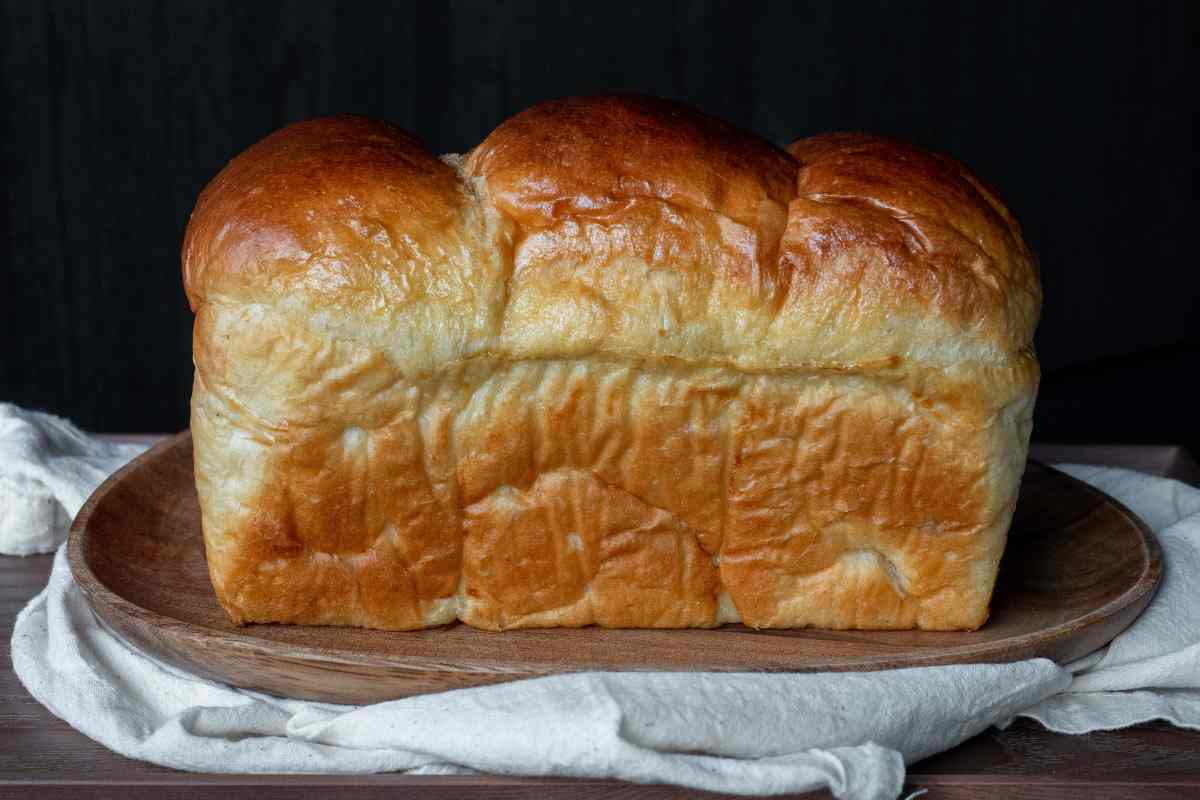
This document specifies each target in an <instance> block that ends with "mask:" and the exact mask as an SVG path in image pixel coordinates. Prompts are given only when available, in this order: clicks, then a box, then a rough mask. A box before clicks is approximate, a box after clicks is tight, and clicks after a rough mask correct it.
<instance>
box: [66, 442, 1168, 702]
mask: <svg viewBox="0 0 1200 800" xmlns="http://www.w3.org/2000/svg"><path fill="white" fill-rule="evenodd" d="M68 555H69V557H70V563H71V571H72V572H73V573H74V575H75V579H76V580H77V581H78V582H79V585H80V586H81V587H82V589H83V591H84V594H85V595H86V596H87V598H88V600H89V602H90V603H91V606H92V609H93V610H94V611H95V612H96V614H97V616H98V617H99V618H100V619H101V620H102V621H103V622H104V623H105V624H106V625H107V626H108V627H109V628H110V629H111V630H113V631H114V632H115V633H116V634H117V635H119V636H121V637H123V638H124V639H126V640H127V641H129V642H132V643H133V644H134V645H135V646H137V647H139V648H141V649H143V650H145V651H147V652H149V653H152V654H153V655H155V656H157V657H158V658H160V659H162V660H164V661H166V662H168V663H171V664H174V665H176V666H179V667H182V668H183V669H186V670H189V671H191V672H193V673H197V674H199V675H202V676H204V677H207V678H210V679H213V680H217V681H221V682H224V683H229V684H232V685H234V686H240V687H244V688H249V689H257V690H260V691H266V692H271V693H275V694H281V695H288V696H291V697H299V698H306V699H314V700H326V701H331V702H340V703H366V702H375V701H379V700H386V699H393V698H397V697H405V696H408V695H413V694H421V693H424V692H435V691H441V690H444V689H457V688H462V687H466V686H478V685H482V684H488V683H499V682H502V681H510V680H517V679H519V678H528V677H535V676H539V675H552V674H556V673H563V672H583V671H593V670H618V671H621V670H625V671H798V672H813V671H828V670H874V669H889V668H895V667H914V666H926V665H932V664H956V663H966V662H987V661H991V662H996V661H1014V660H1017V659H1023V658H1032V657H1035V656H1044V657H1047V658H1052V659H1054V660H1056V661H1059V662H1065V661H1068V660H1071V659H1073V658H1077V657H1079V656H1082V655H1084V654H1086V653H1089V652H1091V651H1092V650H1094V649H1096V648H1097V647H1100V646H1101V645H1103V644H1105V643H1107V642H1109V641H1110V640H1111V639H1112V638H1113V637H1114V636H1116V635H1117V634H1118V633H1120V632H1121V631H1122V630H1124V629H1125V628H1126V627H1127V626H1128V625H1129V624H1130V623H1131V622H1132V621H1133V620H1134V619H1135V618H1136V617H1137V615H1138V614H1140V613H1141V611H1142V609H1144V608H1145V607H1146V604H1147V603H1149V602H1150V599H1151V598H1152V597H1153V595H1154V591H1155V589H1156V588H1157V586H1158V582H1159V579H1160V578H1161V576H1162V554H1161V551H1160V549H1159V546H1158V543H1157V542H1156V541H1155V539H1154V536H1153V535H1152V534H1151V533H1150V531H1149V530H1148V529H1147V528H1146V526H1145V525H1144V524H1143V523H1142V522H1141V521H1140V520H1139V519H1138V518H1137V517H1135V516H1134V515H1133V514H1132V513H1130V511H1129V510H1128V509H1126V508H1125V507H1124V506H1122V505H1121V504H1120V503H1118V502H1116V501H1115V500H1113V499H1112V498H1110V497H1108V496H1106V495H1104V494H1103V493H1101V492H1099V491H1097V490H1095V489H1093V488H1091V487H1090V486H1088V485H1086V484H1084V483H1082V482H1080V481H1077V480H1075V479H1074V478H1071V477H1070V476H1068V475H1065V474H1063V473H1061V472H1058V471H1057V470H1054V469H1051V468H1049V467H1046V466H1044V465H1042V464H1038V463H1036V462H1030V463H1029V464H1028V466H1027V467H1026V471H1025V477H1024V480H1023V483H1022V485H1021V500H1020V502H1019V504H1018V506H1017V512H1016V516H1015V518H1014V520H1013V527H1012V532H1011V534H1010V536H1009V544H1008V549H1007V551H1006V552H1005V555H1004V561H1003V563H1002V564H1001V568H1000V578H999V581H998V583H997V586H996V592H995V595H994V597H993V601H992V617H991V620H990V621H989V622H988V623H987V625H985V626H984V627H983V629H982V630H979V631H975V632H972V633H929V632H921V631H887V632H884V631H879V632H875V631H825V630H795V631H782V630H770V631H755V630H751V629H749V628H745V627H743V626H741V625H730V626H725V627H723V628H719V629H716V630H605V629H601V628H579V629H555V630H530V631H511V632H506V633H491V632H487V631H480V630H476V629H474V628H471V627H468V626H466V625H462V624H454V625H448V626H445V627H441V628H433V629H429V630H423V631H409V632H385V631H368V630H359V629H354V628H331V627H304V626H290V625H249V626H246V627H237V626H235V625H233V624H231V623H230V622H229V620H228V619H227V618H226V617H225V614H224V613H223V612H222V611H221V608H220V607H219V606H218V605H217V601H216V598H215V597H214V596H213V593H212V587H211V586H210V585H209V580H208V571H207V566H206V565H205V562H204V550H203V546H202V543H201V535H200V512H199V508H198V505H197V500H196V491H195V487H194V485H193V474H192V440H191V436H190V435H189V434H188V433H187V432H184V433H181V434H178V435H177V436H174V437H172V438H170V439H167V440H165V441H163V442H161V443H160V444H158V445H157V446H155V447H154V448H152V449H151V450H149V451H147V452H146V453H145V454H143V455H142V456H140V457H138V458H137V459H135V460H134V461H133V462H131V463H130V464H128V465H127V466H126V467H125V468H123V469H122V470H120V471H119V472H117V473H116V474H114V475H113V476H112V477H111V478H109V479H108V480H107V481H106V482H105V483H104V484H103V485H102V486H100V488H99V489H97V490H96V492H95V494H93V495H92V497H91V499H90V500H88V502H87V503H86V504H85V505H84V507H83V508H82V509H81V510H80V512H79V515H78V516H77V517H76V519H75V524H74V525H73V526H72V528H71V538H70V544H69V546H68Z"/></svg>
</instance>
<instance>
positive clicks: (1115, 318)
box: [0, 2, 1200, 450]
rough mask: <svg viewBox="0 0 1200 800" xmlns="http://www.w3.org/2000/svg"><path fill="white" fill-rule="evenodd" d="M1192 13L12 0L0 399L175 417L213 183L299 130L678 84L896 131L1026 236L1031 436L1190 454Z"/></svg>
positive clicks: (438, 136) (762, 118)
mask: <svg viewBox="0 0 1200 800" xmlns="http://www.w3.org/2000/svg"><path fill="white" fill-rule="evenodd" d="M1198 17H1200V4H1191V3H1184V2H1179V3H1136V4H1135V3H1130V4H1122V5H1115V4H1114V5H1111V6H1110V4H1107V3H1104V4H1075V3H1045V4H1041V3H1037V4H1027V3H1019V4H1012V5H1009V4H1004V3H991V2H984V3H978V4H974V3H967V4H962V5H956V4H952V3H949V2H947V3H933V4H929V5H921V4H914V3H908V2H896V3H875V4H858V3H845V2H828V3H812V4H791V3H763V4H760V3H750V2H738V3H700V2H696V3H684V2H676V3H668V2H645V3H630V4H621V3H590V2H588V3H583V2H581V3H545V2H521V3H496V4H493V3H484V2H452V3H433V2H430V3H419V4H417V3H413V4H410V3H394V4H384V3H353V2H339V3H333V2H320V3H317V2H311V3H309V2H305V3H284V4H280V3H259V2H231V3H167V4H162V5H160V4H156V3H123V2H96V3H79V2H64V3H45V4H43V3H33V4H29V3H20V2H17V3H13V2H0V36H2V42H3V62H2V64H0V146H2V147H3V169H4V173H3V181H0V193H2V194H0V206H2V207H3V213H4V217H3V231H2V236H0V247H2V248H3V249H2V251H0V331H3V333H2V334H0V336H2V339H0V343H2V346H0V400H9V401H13V402H16V403H19V404H22V405H27V406H34V407H38V408H43V409H47V410H51V411H54V412H57V413H60V414H64V415H67V416H69V417H71V418H73V419H74V420H76V421H77V422H79V423H80V424H82V425H83V426H85V427H87V428H91V429H94V430H101V431H169V430H174V429H178V428H181V427H183V426H184V425H185V424H186V419H187V398H188V394H189V392H190V388H191V362H190V334H191V328H190V326H191V315H190V313H189V312H188V309H187V306H186V303H185V301H184V297H183V292H182V289H181V286H180V278H179V255H178V254H179V245H180V241H181V238H182V235H183V230H184V226H185V225H186V223H187V217H188V213H189V212H190V210H191V208H192V205H193V203H194V201H195V198H196V195H197V193H198V192H199V191H200V189H201V188H203V186H204V184H205V183H206V182H207V181H208V180H209V178H211V177H212V176H213V175H214V174H215V173H216V172H217V171H218V170H219V169H220V168H221V167H222V166H223V165H224V164H225V162H226V161H227V160H228V159H229V158H231V157H232V156H233V155H235V154H236V153H238V152H239V151H240V150H242V149H243V148H245V147H246V146H248V145H250V144H251V143H253V142H254V141H256V140H257V139H259V138H261V137H262V136H264V135H265V134H267V133H269V132H270V131H272V130H274V129H275V128H278V127H280V126H281V125H284V124H286V123H288V122H292V121H295V120H300V119H304V118H307V117H311V116H316V115H322V114H329V113H334V112H343V111H345V112H357V113H365V114H370V115H374V116H380V117H384V118H386V119H389V120H392V121H394V122H396V123H399V124H400V125H402V126H404V127H406V128H408V129H410V130H412V131H413V132H415V133H416V134H418V135H419V136H420V137H421V138H422V139H424V140H425V142H426V143H427V144H428V145H429V146H430V148H431V149H433V150H434V151H435V152H443V151H451V150H453V151H461V150H464V149H466V148H469V147H470V146H472V145H473V144H475V143H476V142H478V141H479V140H480V139H481V138H482V137H484V136H485V135H486V134H487V133H488V131H489V130H491V128H492V127H494V126H495V125H496V124H497V123H498V122H499V121H500V120H502V119H503V118H505V117H506V116H508V115H510V114H512V113H514V112H515V111H518V110H520V109H521V108H524V107H525V106H528V105H530V104H532V103H535V102H537V101H539V100H543V99H546V98H551V97H557V96H562V95H569V94H588V93H600V92H642V93H651V94H657V95H662V96H666V97H673V98H677V99H679V100H683V101H685V102H688V103H691V104H693V105H696V106H698V107H700V108H702V109H704V110H706V111H708V112H710V113H713V114H716V115H718V116H722V117H725V118H728V119H730V120H732V121H734V122H736V123H738V124H740V125H742V126H744V127H747V128H750V129H753V130H756V131H758V132H759V133H761V134H763V135H764V136H766V137H768V138H770V139H771V140H773V141H775V142H777V143H781V144H783V143H786V142H787V141H790V140H791V139H793V138H796V137H799V136H803V135H808V134H812V133H816V132H820V131H826V130H838V129H851V130H867V131H873V132H879V133H888V134H892V135H898V136H902V137H905V138H908V139H911V140H914V141H916V142H917V143H919V144H922V145H925V146H927V147H931V148H935V149H939V150H942V151H945V152H948V153H950V154H952V155H954V156H956V157H957V158H959V159H961V160H962V161H964V162H966V163H967V164H968V165H970V166H971V167H972V168H973V169H974V170H975V171H976V172H978V173H979V174H981V175H982V176H983V177H984V178H986V179H987V180H989V181H990V182H991V183H993V184H995V185H997V186H998V187H999V188H1000V190H1001V192H1002V194H1003V195H1004V196H1005V198H1006V200H1007V201H1008V203H1009V205H1010V206H1011V207H1012V209H1013V210H1014V211H1015V213H1016V215H1017V217H1018V219H1020V220H1021V222H1022V224H1023V226H1024V229H1025V233H1026V237H1027V238H1028V240H1029V241H1030V243H1031V244H1032V245H1033V247H1034V248H1035V249H1036V250H1037V251H1038V253H1039V255H1040V258H1041V264H1042V273H1043V282H1044V285H1045V292H1046V304H1045V308H1044V311H1043V319H1042V324H1041V327H1040V329H1039V332H1038V337H1037V346H1038V351H1039V355H1040V357H1041V360H1042V365H1043V370H1044V373H1045V376H1044V380H1043V385H1042V393H1041V397H1040V399H1039V404H1038V411H1037V420H1036V428H1035V434H1034V436H1035V438H1037V439H1039V440H1043V441H1130V442H1175V443H1179V442H1182V443H1185V444H1188V445H1190V446H1191V447H1192V448H1193V449H1194V450H1196V449H1200V423H1198V422H1197V421H1196V419H1197V406H1198V405H1200V403H1198V401H1197V398H1200V393H1198V392H1197V390H1196V389H1195V388H1193V387H1192V384H1193V383H1197V381H1196V380H1195V376H1196V375H1197V374H1200V323H1198V322H1197V320H1196V315H1197V312H1200V265H1198V264H1197V263H1196V249H1195V245H1194V242H1195V238H1194V237H1195V236H1196V230H1197V228H1198V227H1200V219H1197V211H1198V207H1197V186H1198V181H1197V178H1198V177H1200V176H1198V174H1197V173H1198V169H1197V168H1198V165H1200V151H1198V149H1197V141H1198V137H1197V130H1196V116H1197V114H1196V99H1195V98H1196V96H1197V95H1198V94H1200V86H1198V85H1197V83H1198V81H1197V78H1198V77H1200V76H1198V74H1197V65H1196V62H1197V52H1198V50H1197V44H1198V33H1200V25H1198V22H1197V18H1198Z"/></svg>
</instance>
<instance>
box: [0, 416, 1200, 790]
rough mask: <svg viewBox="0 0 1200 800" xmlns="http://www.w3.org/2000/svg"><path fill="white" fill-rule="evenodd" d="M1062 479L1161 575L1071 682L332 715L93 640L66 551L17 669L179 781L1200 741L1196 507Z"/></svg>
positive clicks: (629, 685) (1196, 493) (453, 700)
mask: <svg viewBox="0 0 1200 800" xmlns="http://www.w3.org/2000/svg"><path fill="white" fill-rule="evenodd" d="M33 419H35V421H40V420H45V421H47V424H51V423H52V422H61V421H55V420H54V418H44V417H34V418H33ZM35 424H36V422H35ZM84 441H85V442H86V439H84ZM0 446H2V445H0ZM0 452H4V453H8V452H10V450H8V449H3V450H0ZM10 466H11V465H6V466H5V468H6V469H7V468H9V467H10ZM1067 471H1069V472H1071V473H1072V474H1074V475H1076V476H1077V477H1080V478H1082V479H1083V480H1086V481H1088V482H1090V483H1092V484H1093V485H1096V486H1098V487H1099V488H1101V489H1102V490H1104V491H1106V492H1109V493H1110V494H1113V495H1114V496H1116V497H1117V498H1118V499H1120V500H1122V501H1123V502H1125V503H1126V504H1127V505H1129V506H1130V507H1131V508H1132V509H1133V510H1134V511H1135V512H1136V513H1138V514H1140V515H1141V516H1142V518H1143V519H1145V520H1146V522H1147V523H1148V524H1149V525H1150V526H1151V527H1152V528H1154V529H1155V530H1156V531H1157V533H1158V535H1159V538H1160V541H1161V542H1162V544H1163V547H1164V550H1165V553H1166V564H1167V569H1166V575H1165V578H1164V582H1163V586H1162V588H1161V589H1160V591H1159V594H1158V596H1157V597H1156V599H1155V600H1154V602H1153V603H1152V604H1151V606H1150V608H1149V609H1148V610H1147V611H1146V613H1145V614H1143V616H1142V617H1141V618H1139V620H1138V621H1137V622H1136V623H1135V624H1134V625H1133V626H1132V627H1130V628H1129V629H1128V630H1127V631H1126V632H1125V633H1123V634H1121V636H1119V637H1118V638H1117V639H1116V640H1114V641H1113V643H1112V644H1111V645H1109V646H1108V647H1107V648H1104V649H1102V650H1101V651H1099V652H1097V653H1095V654H1093V655H1091V656H1089V657H1087V658H1084V659H1081V660H1080V661H1079V662H1077V663H1075V664H1072V665H1068V667H1067V668H1062V667H1059V666H1057V665H1055V664H1053V663H1052V662H1050V661H1047V660H1044V659H1037V660H1030V661H1024V662H1018V663H1015V664H1002V665H963V666H949V667H929V668H920V669H908V670H894V671H888V672H868V673H835V674H809V675H778V674H775V675H766V674H716V673H700V674H695V673H691V674H689V673H658V674H647V673H594V674H584V675H567V676H559V677H551V678H542V679H536V680H528V681H521V682H517V683H510V684H502V685H498V686H489V687H481V688H477V689H465V690H460V691H454V692H445V693H442V694H436V695H426V696H421V697H413V698H407V699H404V700H396V701H392V702H387V703H378V704H375V705H370V706H362V707H352V706H335V705H329V704H321V703H311V702H302V701H296V700H287V699H281V698H276V697H270V696H267V695H262V694H258V693H254V692H247V691H242V690H238V689H234V688H231V687H228V686H223V685H219V684H215V683H212V682H209V681H205V680H203V679H200V678H198V677H196V676H193V675H189V674H187V673H184V672H181V671H179V670H177V669H175V668H173V667H170V666H168V665H165V664H162V663H160V662H158V661H156V660H155V659H153V658H152V657H150V656H148V655H146V654H143V653H141V652H139V651H137V650H135V649H133V648H132V647H130V646H129V645H127V644H125V643H124V642H123V641H121V640H120V639H117V638H116V637H114V636H113V635H111V634H110V633H108V631H107V630H106V629H104V628H103V627H101V626H100V625H99V623H98V622H97V621H96V619H95V617H94V616H93V614H92V612H91V610H90V609H89V608H88V606H87V604H86V602H85V601H84V599H83V596H82V594H81V592H80V591H79V589H78V587H77V586H76V585H75V584H74V582H73V581H72V579H71V576H70V571H69V569H68V566H67V563H66V557H65V551H64V550H61V549H60V551H59V552H58V555H57V556H56V558H55V563H54V569H53V572H52V574H51V577H50V581H49V583H48V585H47V587H46V589H45V590H43V592H42V593H41V594H39V595H38V596H37V597H35V598H34V599H33V600H32V601H30V603H29V605H28V606H27V607H26V608H25V609H24V610H23V611H22V612H21V613H20V615H19V616H18V618H17V623H16V627H15V629H14V633H13V641H12V657H13V664H14V667H15V669H16V671H17V674H18V676H20V678H21V680H22V682H23V683H24V684H25V686H26V688H27V689H28V690H29V691H30V693H31V694H32V695H33V696H34V697H36V698H37V699H38V700H39V701H40V702H42V703H43V704H44V705H45V706H46V707H47V708H49V709H50V710H51V711H52V712H53V713H54V714H56V715H57V716H59V717H61V718H62V719H64V720H66V721H67V722H68V723H70V724H71V725H72V726H74V727H75V728H77V729H78V730H80V731H82V732H83V733H85V734H86V735H88V736H90V737H92V738H93V739H95V740H97V741H99V742H101V743H102V744H104V745H106V746H107V747H109V748H111V749H113V750H115V751H117V752H119V753H121V754H123V755H126V756H129V757H131V758H139V759H144V760H147V761H152V762H155V763H158V764H162V765H166V766H171V767H176V768H179V769H189V770H197V771H210V772H336V773H368V772H381V771H397V770H400V771H408V772H417V773H426V774H428V773H470V772H472V771H482V772H492V773H501V774H520V775H560V776H578V777H614V778H621V779H625V780H631V781H641V782H655V783H675V784H680V785H684V786H689V787H694V788H698V789H707V790H712V791H724V792H735V793H741V794H778V793H785V792H800V791H808V790H813V789H819V788H822V787H827V788H829V789H830V790H831V791H832V792H833V794H834V795H835V796H837V797H839V798H866V799H867V800H885V799H889V800H890V798H895V797H897V796H898V795H899V793H900V792H901V789H902V786H903V781H904V764H905V763H911V762H912V761H914V760H917V759H920V758H923V757H925V756H927V755H931V754H933V753H936V752H939V751H941V750H944V749H947V748H949V747H952V746H953V745H955V744H957V743H959V742H961V741H963V740H964V739H967V738H969V737H970V736H972V735H974V734H976V733H978V732H979V731H981V730H983V729H985V728H987V727H988V726H990V725H1005V724H1007V723H1008V722H1009V721H1011V719H1012V718H1013V717H1015V716H1022V715H1023V716H1031V717H1033V718H1035V719H1037V720H1039V721H1040V722H1041V723H1042V724H1043V725H1046V726H1047V727H1049V728H1051V729H1054V730H1060V731H1066V732H1073V733H1077V732H1083V731H1088V730H1096V729H1100V728H1112V727H1122V726H1125V725H1131V724H1135V723H1137V722H1141V721H1145V720H1148V719H1155V718H1162V719H1168V720H1170V721H1172V722H1174V723H1175V724H1177V725H1185V726H1189V727H1200V657H1198V656H1200V622H1198V620H1200V591H1198V590H1200V490H1195V489H1191V488H1190V487H1187V486H1185V485H1183V484H1180V483H1178V482H1175V481H1169V480H1164V479H1160V478H1153V477H1150V476H1146V475H1140V474H1138V473H1131V472H1127V471H1124V470H1116V469H1102V468H1094V467H1067ZM47 485H49V484H47ZM76 488H77V489H79V491H80V493H82V494H86V491H87V488H88V487H86V486H77V487H76ZM28 535H29V536H30V537H36V535H37V534H34V533H30V534H28Z"/></svg>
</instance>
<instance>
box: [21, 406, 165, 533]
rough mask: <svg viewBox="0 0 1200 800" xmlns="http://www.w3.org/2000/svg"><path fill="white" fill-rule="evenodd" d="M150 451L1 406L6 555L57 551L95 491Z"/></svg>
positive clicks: (39, 414)
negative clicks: (95, 437)
mask: <svg viewBox="0 0 1200 800" xmlns="http://www.w3.org/2000/svg"><path fill="white" fill-rule="evenodd" d="M144 449H145V447H143V446H142V445H136V444H113V443H111V442H104V441H100V440H99V439H94V438H92V437H90V436H88V435H87V434H85V433H83V432H82V431H81V430H79V429H78V428H76V427H75V426H74V425H72V424H71V423H69V422H67V421H66V420H65V419H61V418H60V417H55V416H52V415H50V414H43V413H42V412H40V411H26V410H25V409H22V408H18V407H17V406H14V405H12V404H11V403H0V555H6V556H28V555H32V554H34V553H52V552H54V548H56V547H58V546H59V545H60V544H61V543H62V541H63V539H65V538H67V528H69V527H70V526H71V520H72V519H74V518H75V514H76V512H78V511H79V507H80V506H82V505H83V503H84V501H86V500H87V499H88V495H90V494H91V493H92V490H93V489H95V488H96V486H97V485H99V484H100V482H101V481H103V480H104V479H105V478H107V477H108V476H109V475H110V474H111V473H113V472H115V471H116V469H117V468H118V467H120V466H121V465H122V464H124V463H125V462H126V461H128V460H129V459H131V458H133V457H134V456H136V455H137V454H138V453H140V452H142V450H144Z"/></svg>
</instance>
